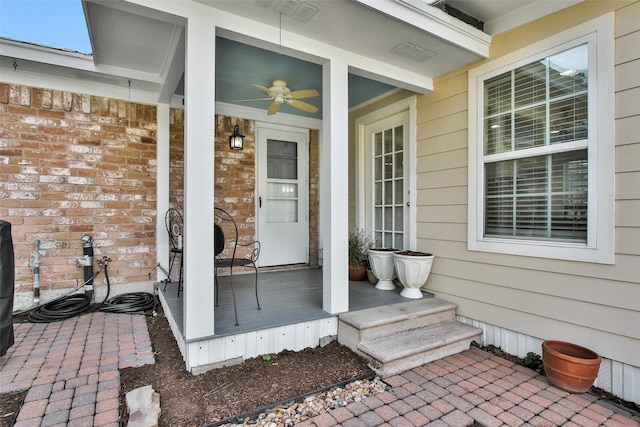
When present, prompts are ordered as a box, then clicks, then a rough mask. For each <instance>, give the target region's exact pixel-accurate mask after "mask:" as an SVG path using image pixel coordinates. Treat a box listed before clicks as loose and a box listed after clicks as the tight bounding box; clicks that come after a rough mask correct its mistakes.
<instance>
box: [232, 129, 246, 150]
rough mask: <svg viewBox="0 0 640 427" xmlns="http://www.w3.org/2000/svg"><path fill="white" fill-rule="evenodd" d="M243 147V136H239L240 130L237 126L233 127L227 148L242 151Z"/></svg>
mask: <svg viewBox="0 0 640 427" xmlns="http://www.w3.org/2000/svg"><path fill="white" fill-rule="evenodd" d="M243 145H244V135H241V134H240V128H238V125H235V127H234V128H233V135H231V136H230V137H229V147H231V149H232V150H242V148H243Z"/></svg>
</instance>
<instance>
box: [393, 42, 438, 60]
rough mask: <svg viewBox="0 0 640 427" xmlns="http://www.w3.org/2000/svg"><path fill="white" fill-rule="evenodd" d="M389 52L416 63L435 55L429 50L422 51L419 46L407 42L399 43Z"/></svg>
mask: <svg viewBox="0 0 640 427" xmlns="http://www.w3.org/2000/svg"><path fill="white" fill-rule="evenodd" d="M391 52H393V53H395V54H396V55H400V56H402V57H403V58H407V59H410V60H412V61H416V62H423V61H426V60H427V59H429V58H431V57H433V56H436V54H435V53H433V52H431V51H430V50H427V49H424V48H422V47H420V46H416V45H414V44H413V43H409V42H404V43H400V44H399V45H397V46H396V47H394V48H393V49H391Z"/></svg>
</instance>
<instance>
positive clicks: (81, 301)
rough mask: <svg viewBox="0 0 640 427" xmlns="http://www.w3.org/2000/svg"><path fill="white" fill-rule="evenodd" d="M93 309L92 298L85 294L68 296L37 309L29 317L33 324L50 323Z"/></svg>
mask: <svg viewBox="0 0 640 427" xmlns="http://www.w3.org/2000/svg"><path fill="white" fill-rule="evenodd" d="M90 308H91V298H89V297H88V296H87V295H85V294H73V295H67V296H66V297H64V298H61V299H58V300H55V301H51V302H50V303H48V304H45V305H43V306H41V307H38V308H36V309H35V310H33V311H32V312H31V313H29V316H28V317H27V320H28V321H29V322H32V323H50V322H58V321H60V320H65V319H69V318H71V317H73V316H78V315H80V314H82V313H86V312H87V311H89V310H90Z"/></svg>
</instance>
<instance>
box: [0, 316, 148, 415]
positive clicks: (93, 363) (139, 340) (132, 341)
mask: <svg viewBox="0 0 640 427" xmlns="http://www.w3.org/2000/svg"><path fill="white" fill-rule="evenodd" d="M14 329H15V331H14V336H15V344H14V345H13V346H12V347H11V348H9V350H8V351H7V354H6V355H5V356H3V357H0V393H8V392H16V391H22V390H28V392H27V396H26V398H25V401H24V404H23V405H22V408H21V409H20V412H19V414H18V416H17V418H16V423H15V426H16V427H25V426H83V427H85V426H111V427H118V426H119V425H120V423H119V419H120V416H119V410H118V408H119V396H120V372H119V370H118V369H120V368H126V367H133V366H141V365H145V364H150V363H155V359H154V356H153V350H152V348H151V340H150V339H149V332H148V330H147V323H146V319H145V318H144V316H139V315H130V314H111V313H101V312H96V313H91V314H85V315H82V316H79V317H74V318H71V319H67V320H64V321H62V322H54V323H19V324H16V325H14Z"/></svg>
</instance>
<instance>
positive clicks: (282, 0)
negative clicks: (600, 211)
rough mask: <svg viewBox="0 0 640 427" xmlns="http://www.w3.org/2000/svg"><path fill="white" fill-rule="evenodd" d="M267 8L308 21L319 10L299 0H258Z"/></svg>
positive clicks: (257, 0) (258, 2) (257, 1)
mask: <svg viewBox="0 0 640 427" xmlns="http://www.w3.org/2000/svg"><path fill="white" fill-rule="evenodd" d="M256 3H257V4H258V5H260V6H262V7H264V8H265V9H268V10H271V11H273V12H276V13H281V14H283V15H284V16H288V17H290V18H294V19H297V20H298V21H302V22H308V21H309V20H310V19H311V18H313V16H314V15H315V14H316V13H317V12H318V8H317V7H315V6H312V5H310V4H307V3H303V2H301V1H298V0H256Z"/></svg>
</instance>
